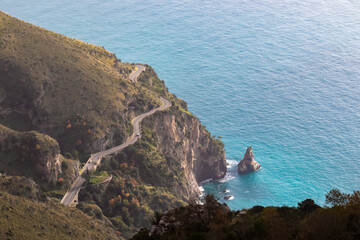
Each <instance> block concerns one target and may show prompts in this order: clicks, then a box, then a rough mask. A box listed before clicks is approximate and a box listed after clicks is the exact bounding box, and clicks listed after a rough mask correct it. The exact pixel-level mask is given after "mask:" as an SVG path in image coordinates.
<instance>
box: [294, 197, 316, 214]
mask: <svg viewBox="0 0 360 240" xmlns="http://www.w3.org/2000/svg"><path fill="white" fill-rule="evenodd" d="M319 207H320V206H319V205H317V204H315V202H314V200H312V199H310V198H308V199H306V200H304V201H302V202H301V203H298V208H299V209H300V210H301V211H302V212H305V213H311V212H313V211H315V210H316V209H317V208H319Z"/></svg>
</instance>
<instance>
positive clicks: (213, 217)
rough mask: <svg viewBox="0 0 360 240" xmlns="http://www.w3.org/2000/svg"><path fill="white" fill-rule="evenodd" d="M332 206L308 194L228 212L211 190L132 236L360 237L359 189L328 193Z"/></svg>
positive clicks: (199, 239)
mask: <svg viewBox="0 0 360 240" xmlns="http://www.w3.org/2000/svg"><path fill="white" fill-rule="evenodd" d="M326 203H327V204H328V205H329V206H331V207H324V208H322V207H320V206H318V205H316V204H315V203H314V201H313V200H312V199H306V200H304V201H302V202H301V203H299V204H298V207H297V208H296V207H286V206H283V207H262V206H254V207H253V208H251V209H247V210H241V211H230V210H229V209H228V208H227V206H226V205H225V204H224V205H221V204H219V203H218V202H217V201H216V200H215V199H214V197H213V196H211V195H208V196H207V197H206V202H205V204H204V205H199V204H196V203H192V204H189V205H188V206H186V207H179V208H176V209H173V210H170V211H168V212H167V213H165V214H163V215H162V216H157V218H156V219H157V220H156V221H154V222H153V224H154V226H153V230H152V232H151V234H150V231H149V230H148V229H145V228H143V229H141V230H140V231H139V232H138V233H137V234H136V235H135V236H134V237H133V238H132V239H133V240H155V239H169V240H170V239H187V240H190V239H197V240H202V239H211V240H212V239H213V240H215V239H216V240H220V239H226V240H231V239H244V240H248V239H249V240H250V239H269V240H270V239H294V240H295V239H314V240H322V239H324V240H331V239H343V240H346V239H349V240H352V239H353V240H355V239H360V204H359V203H360V192H359V191H354V193H353V194H344V193H341V192H340V191H339V190H338V189H334V190H332V191H330V192H329V193H328V194H327V195H326Z"/></svg>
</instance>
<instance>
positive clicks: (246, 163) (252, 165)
mask: <svg viewBox="0 0 360 240" xmlns="http://www.w3.org/2000/svg"><path fill="white" fill-rule="evenodd" d="M259 168H260V164H259V163H258V162H257V161H255V160H254V153H253V151H252V147H248V148H247V150H246V153H245V155H244V158H243V159H242V160H241V161H240V162H239V164H238V172H239V173H240V174H246V173H249V172H253V171H256V170H258V169H259Z"/></svg>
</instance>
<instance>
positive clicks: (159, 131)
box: [0, 12, 226, 237]
mask: <svg viewBox="0 0 360 240" xmlns="http://www.w3.org/2000/svg"><path fill="white" fill-rule="evenodd" d="M134 70H135V65H134V64H129V63H122V62H121V61H120V60H118V59H117V58H116V56H115V55H114V54H112V53H110V52H108V51H106V50H105V49H104V48H102V47H98V46H94V45H91V44H87V43H84V42H81V41H78V40H75V39H71V38H68V37H65V36H63V35H60V34H57V33H53V32H50V31H47V30H45V29H42V28H40V27H36V26H33V25H31V24H28V23H25V22H23V21H21V20H18V19H15V18H13V17H11V16H9V15H7V14H5V13H2V12H0V124H2V125H0V146H1V149H0V167H1V170H2V171H3V172H4V173H6V174H8V175H16V176H21V175H23V176H27V177H31V178H33V179H34V181H35V182H36V183H37V184H39V185H40V187H41V188H42V190H46V194H47V195H48V196H50V197H55V198H61V193H62V192H61V191H60V192H59V189H60V190H61V189H62V191H63V190H64V187H65V186H68V185H69V179H73V178H74V177H76V176H77V174H78V169H79V165H80V163H79V161H78V160H80V162H85V161H86V160H87V158H88V157H89V156H90V154H92V153H96V152H97V151H100V150H104V149H106V148H109V147H113V146H115V145H118V144H120V143H123V142H124V141H125V140H126V139H127V138H128V136H130V135H131V134H132V124H131V120H132V119H133V117H135V116H137V115H139V114H140V113H144V112H146V111H148V110H150V109H153V108H155V107H157V106H158V105H159V104H160V101H159V99H160V98H159V97H160V96H162V97H164V98H166V99H168V100H170V101H171V105H172V106H171V107H170V109H167V110H165V111H162V112H158V113H155V114H154V115H152V116H151V117H148V118H146V119H144V121H143V123H142V136H141V138H140V140H139V141H138V142H136V144H134V145H132V146H130V147H127V148H126V149H124V151H123V152H121V153H119V154H117V155H114V156H109V157H107V158H106V159H104V160H103V163H102V165H100V166H99V167H98V169H97V172H89V173H86V174H87V178H88V182H87V186H86V188H85V189H83V190H82V191H81V192H80V196H79V197H80V198H79V200H80V204H79V208H80V209H82V210H83V211H84V212H86V213H88V214H89V215H91V216H92V215H95V217H101V216H104V215H105V216H106V217H107V218H108V219H109V220H110V221H111V223H112V224H113V226H114V227H116V228H117V229H118V230H119V231H120V232H121V234H122V236H125V237H129V236H131V234H133V233H135V232H136V231H137V230H138V229H140V228H141V227H143V226H144V225H145V226H149V222H148V219H149V218H151V217H152V216H153V214H154V213H155V212H156V211H167V210H169V209H170V208H172V207H176V206H180V205H184V204H185V202H186V201H188V200H189V199H193V198H196V197H197V194H199V189H198V183H199V182H201V181H202V180H205V179H207V178H213V179H218V178H221V177H223V176H224V175H225V173H226V161H225V159H226V158H225V151H224V145H223V143H222V142H221V141H220V140H219V139H215V137H212V136H211V134H210V133H209V132H208V131H207V130H206V128H205V127H204V126H203V125H202V124H201V123H200V121H199V119H197V118H196V117H195V116H194V115H193V114H191V113H190V112H189V111H188V109H187V104H186V102H184V101H182V100H181V99H178V98H177V97H176V96H175V95H173V94H171V93H170V92H169V91H168V89H167V88H166V86H165V83H164V81H162V80H160V79H159V77H158V76H157V75H156V73H155V71H154V70H153V69H152V68H151V67H150V66H146V70H145V71H144V72H142V73H141V74H140V76H139V78H138V81H137V82H135V83H133V82H131V81H130V80H129V74H130V73H131V72H132V71H134ZM11 129H13V130H11ZM15 130H16V131H15ZM70 159H74V160H70ZM71 175H72V176H71ZM108 176H112V179H111V181H110V182H105V183H104V184H97V183H100V182H101V181H103V180H104V179H106V177H108ZM44 182H45V183H47V185H46V184H45V185H44V184H43V183H44ZM50 183H51V184H52V185H53V186H50V187H49V185H51V184H50ZM14 186H17V185H16V184H15V185H14ZM54 189H55V190H54ZM49 190H52V191H49ZM16 192H17V193H18V192H21V191H16Z"/></svg>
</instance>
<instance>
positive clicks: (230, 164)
mask: <svg viewBox="0 0 360 240" xmlns="http://www.w3.org/2000/svg"><path fill="white" fill-rule="evenodd" d="M237 164H238V161H236V160H226V167H227V168H232V167H234V166H236V165H237Z"/></svg>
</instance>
